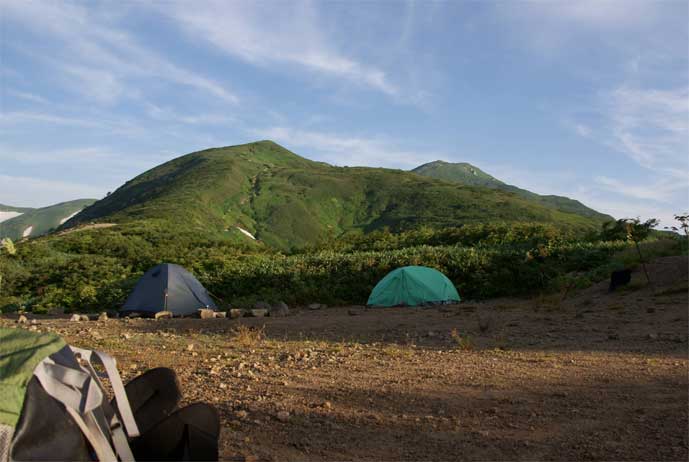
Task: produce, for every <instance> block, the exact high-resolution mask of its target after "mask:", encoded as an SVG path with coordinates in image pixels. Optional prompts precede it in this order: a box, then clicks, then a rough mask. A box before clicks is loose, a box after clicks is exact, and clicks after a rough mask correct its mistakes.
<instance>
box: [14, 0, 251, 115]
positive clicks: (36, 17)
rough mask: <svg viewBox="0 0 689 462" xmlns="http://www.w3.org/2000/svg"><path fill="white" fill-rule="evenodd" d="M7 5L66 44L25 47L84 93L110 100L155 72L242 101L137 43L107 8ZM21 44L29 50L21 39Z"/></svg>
mask: <svg viewBox="0 0 689 462" xmlns="http://www.w3.org/2000/svg"><path fill="white" fill-rule="evenodd" d="M2 9H3V19H2V20H3V21H12V22H14V23H17V24H22V25H23V26H25V27H28V28H30V29H32V30H33V32H34V33H35V34H36V35H38V36H40V37H43V38H48V39H50V40H51V41H53V42H57V43H59V44H61V46H60V48H59V50H60V51H59V52H58V54H57V55H38V54H37V53H36V52H34V51H26V53H27V54H29V55H31V56H33V57H34V58H39V59H43V60H44V61H45V62H46V63H48V64H49V65H51V66H52V67H54V69H55V75H54V78H55V79H56V80H58V81H61V82H62V84H63V85H65V86H66V87H68V88H71V90H72V91H75V92H77V93H79V94H80V95H82V96H85V97H88V98H91V99H94V100H96V101H98V102H101V103H108V104H109V103H112V102H114V101H116V100H117V99H118V98H120V97H123V96H131V95H136V94H137V91H136V85H134V84H133V83H132V82H131V81H132V80H133V79H136V78H149V79H150V78H155V79H162V80H165V81H168V82H173V83H177V84H182V85H186V86H190V87H193V88H196V89H198V90H201V91H203V92H205V93H207V94H210V95H212V96H214V97H217V98H220V99H222V100H223V101H225V102H227V103H232V104H235V103H237V102H238V97H237V96H236V95H235V94H233V93H232V92H230V91H229V90H227V89H225V87H224V86H223V85H221V84H219V83H218V82H215V81H213V80H211V79H209V78H206V77H204V76H202V75H199V74H197V73H195V72H192V71H189V70H187V69H184V68H182V67H180V66H177V65H175V64H173V63H172V62H170V61H168V60H167V59H165V58H164V57H163V56H161V55H159V54H157V53H155V52H153V51H152V50H150V49H148V48H146V47H144V46H142V45H140V44H139V43H137V41H136V40H135V39H134V38H133V37H131V36H130V35H129V34H127V33H126V32H125V31H123V30H121V29H118V28H117V27H115V26H114V25H113V24H112V23H111V18H109V17H108V15H107V14H104V9H103V8H100V9H96V10H95V11H91V10H88V9H86V8H83V7H82V6H80V5H78V4H74V3H67V2H59V3H55V2H19V1H14V0H4V1H3V3H2ZM16 48H17V49H19V50H26V47H25V46H24V45H21V44H16ZM31 49H32V50H33V49H35V47H32V48H31Z"/></svg>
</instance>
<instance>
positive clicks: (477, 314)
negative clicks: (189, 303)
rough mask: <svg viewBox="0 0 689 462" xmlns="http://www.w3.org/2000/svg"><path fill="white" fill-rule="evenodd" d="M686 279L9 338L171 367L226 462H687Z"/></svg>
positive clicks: (682, 272)
mask: <svg viewBox="0 0 689 462" xmlns="http://www.w3.org/2000/svg"><path fill="white" fill-rule="evenodd" d="M688 265H689V262H688V261H687V258H686V257H668V258H663V259H660V260H658V261H656V262H654V263H653V264H651V265H650V266H649V271H650V274H651V278H652V281H653V284H652V285H651V286H649V285H647V284H644V281H645V279H644V276H643V273H642V272H637V273H634V275H633V279H632V283H631V285H630V287H628V288H626V289H623V290H620V291H619V292H615V293H608V292H607V285H606V284H604V283H601V284H599V285H596V286H594V287H591V288H588V289H586V290H581V291H578V292H576V293H570V294H567V296H566V298H565V299H564V300H563V299H562V295H552V296H548V297H539V298H537V299H531V300H514V299H512V300H492V301H488V302H482V303H471V302H465V303H461V304H459V305H453V306H442V307H439V308H429V309H411V308H391V309H364V307H334V308H327V309H321V310H308V309H305V308H304V309H293V310H292V313H291V314H290V315H289V316H287V317H282V318H241V319H211V320H200V319H185V320H177V319H174V320H159V321H155V320H144V319H131V320H129V319H124V320H123V319H117V320H115V319H111V320H108V321H89V322H70V321H68V320H66V319H50V318H43V319H41V318H36V321H35V322H36V323H37V324H34V325H26V326H22V327H23V328H30V329H33V330H40V331H55V332H57V333H59V334H61V335H62V336H64V338H65V339H66V340H67V341H68V342H70V343H72V344H75V345H78V346H83V347H87V348H96V349H102V350H105V351H108V352H110V353H111V354H113V355H114V356H115V357H116V358H117V359H118V361H119V366H120V370H121V371H122V375H123V377H125V378H131V377H134V376H136V375H137V374H138V373H140V372H142V371H144V370H146V369H149V368H153V367H158V366H167V367H171V368H173V369H174V370H176V371H177V373H178V375H179V378H180V382H181V385H182V388H183V390H184V393H185V402H188V403H190V402H195V401H206V402H211V403H212V404H214V405H215V406H216V407H217V409H218V411H219V413H220V416H221V422H222V434H221V458H222V459H225V460H276V461H278V460H279V461H289V460H300V461H302V460H647V461H651V460H652V461H657V460H678V461H679V460H681V461H686V460H687V459H688V458H689V450H688V437H687V432H688V386H689V383H688V382H689V378H688V374H689V361H688V350H687V348H688V343H687V334H688V326H687V322H688V320H687V311H688V298H687V292H688V290H689V288H688V287H687V283H688V279H689V277H688V275H687V269H688ZM15 319H16V315H15V316H13V317H12V316H6V317H4V318H2V319H0V325H4V326H8V325H9V326H16V323H15V321H14V320H15ZM29 319H31V316H29ZM240 326H243V327H240ZM190 345H193V346H190Z"/></svg>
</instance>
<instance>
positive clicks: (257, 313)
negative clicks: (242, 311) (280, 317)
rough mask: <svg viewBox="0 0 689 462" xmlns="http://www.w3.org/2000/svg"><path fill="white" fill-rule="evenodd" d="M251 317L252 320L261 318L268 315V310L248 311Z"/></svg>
mask: <svg viewBox="0 0 689 462" xmlns="http://www.w3.org/2000/svg"><path fill="white" fill-rule="evenodd" d="M250 313H251V316H252V317H254V318H262V317H264V316H265V315H267V314H268V310H262V309H254V310H251V311H250Z"/></svg>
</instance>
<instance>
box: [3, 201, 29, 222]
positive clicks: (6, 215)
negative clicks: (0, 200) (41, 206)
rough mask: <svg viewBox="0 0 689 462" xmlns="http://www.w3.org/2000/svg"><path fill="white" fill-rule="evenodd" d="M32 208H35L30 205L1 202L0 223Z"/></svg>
mask: <svg viewBox="0 0 689 462" xmlns="http://www.w3.org/2000/svg"><path fill="white" fill-rule="evenodd" d="M31 210H33V209H31V208H28V207H12V206H11V205H5V204H0V223H2V222H3V221H7V220H9V219H11V218H14V217H16V216H19V215H21V214H22V213H26V212H29V211H31Z"/></svg>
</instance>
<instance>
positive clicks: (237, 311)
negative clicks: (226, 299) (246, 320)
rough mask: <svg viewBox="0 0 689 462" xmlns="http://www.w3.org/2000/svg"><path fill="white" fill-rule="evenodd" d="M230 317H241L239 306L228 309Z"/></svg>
mask: <svg viewBox="0 0 689 462" xmlns="http://www.w3.org/2000/svg"><path fill="white" fill-rule="evenodd" d="M229 313H230V318H232V319H237V318H241V317H242V310H240V309H239V308H232V309H231V310H230V311H229Z"/></svg>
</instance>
